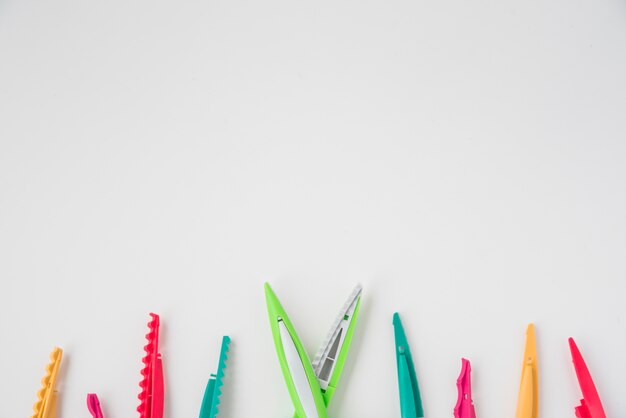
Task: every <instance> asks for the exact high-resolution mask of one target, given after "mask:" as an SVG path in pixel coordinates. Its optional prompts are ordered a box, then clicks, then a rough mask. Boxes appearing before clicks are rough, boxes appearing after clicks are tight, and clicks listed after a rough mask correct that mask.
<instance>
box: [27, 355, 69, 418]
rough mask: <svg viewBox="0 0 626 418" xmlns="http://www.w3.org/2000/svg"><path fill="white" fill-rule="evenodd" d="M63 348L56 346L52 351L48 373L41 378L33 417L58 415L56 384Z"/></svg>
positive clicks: (44, 417)
mask: <svg viewBox="0 0 626 418" xmlns="http://www.w3.org/2000/svg"><path fill="white" fill-rule="evenodd" d="M62 357H63V350H61V349H60V348H55V349H54V350H52V353H50V363H48V366H47V367H46V375H45V376H44V377H43V379H41V389H39V391H38V392H37V402H35V405H33V411H34V413H33V415H32V416H31V418H55V417H56V415H57V411H56V402H57V391H56V389H55V384H56V380H57V376H58V374H59V367H60V366H61V358H62Z"/></svg>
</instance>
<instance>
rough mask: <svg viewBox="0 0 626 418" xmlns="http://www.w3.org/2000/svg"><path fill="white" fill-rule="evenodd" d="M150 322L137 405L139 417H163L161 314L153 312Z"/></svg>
mask: <svg viewBox="0 0 626 418" xmlns="http://www.w3.org/2000/svg"><path fill="white" fill-rule="evenodd" d="M150 316H151V318H152V319H151V320H150V322H148V329H149V332H148V334H146V339H147V340H148V344H146V346H145V347H144V350H145V352H146V355H145V357H144V358H142V359H141V361H142V362H143V364H144V367H143V369H142V370H141V375H142V376H143V378H142V380H141V382H139V386H140V387H141V393H139V396H138V398H139V400H140V402H141V403H140V404H139V406H138V407H137V412H139V418H163V392H164V388H163V362H162V361H161V353H159V325H160V321H159V316H158V315H156V314H153V313H151V314H150Z"/></svg>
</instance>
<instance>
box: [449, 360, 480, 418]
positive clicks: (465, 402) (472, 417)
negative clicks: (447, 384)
mask: <svg viewBox="0 0 626 418" xmlns="http://www.w3.org/2000/svg"><path fill="white" fill-rule="evenodd" d="M471 373H472V367H471V365H470V362H469V360H467V359H461V373H460V374H459V378H458V379H457V380H456V387H457V389H458V391H459V397H458V399H457V401H456V406H455V407H454V417H455V418H476V412H475V411H474V401H472V379H471V376H470V375H471Z"/></svg>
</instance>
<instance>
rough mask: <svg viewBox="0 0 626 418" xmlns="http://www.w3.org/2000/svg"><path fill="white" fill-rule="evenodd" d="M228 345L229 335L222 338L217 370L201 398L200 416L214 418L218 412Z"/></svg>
mask: <svg viewBox="0 0 626 418" xmlns="http://www.w3.org/2000/svg"><path fill="white" fill-rule="evenodd" d="M229 346H230V337H228V336H224V337H223V338H222V347H221V349H220V360H219V363H218V364H217V372H216V373H215V374H211V377H210V378H209V382H208V383H207V385H206V390H205V391H204V397H203V398H202V406H201V407H200V418H215V417H216V416H217V414H218V412H219V410H218V405H219V404H220V396H221V395H222V385H223V384H224V382H223V379H224V369H225V368H226V360H228V348H229Z"/></svg>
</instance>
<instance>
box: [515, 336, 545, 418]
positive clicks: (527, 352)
mask: <svg viewBox="0 0 626 418" xmlns="http://www.w3.org/2000/svg"><path fill="white" fill-rule="evenodd" d="M538 393H539V387H538V381H537V340H536V338H535V326H534V325H533V324H530V325H528V328H527V329H526V348H525V349H524V363H523V364H522V381H521V383H520V387H519V396H518V398H517V413H516V414H515V418H537V416H538V409H539V408H538V406H539V403H538Z"/></svg>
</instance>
